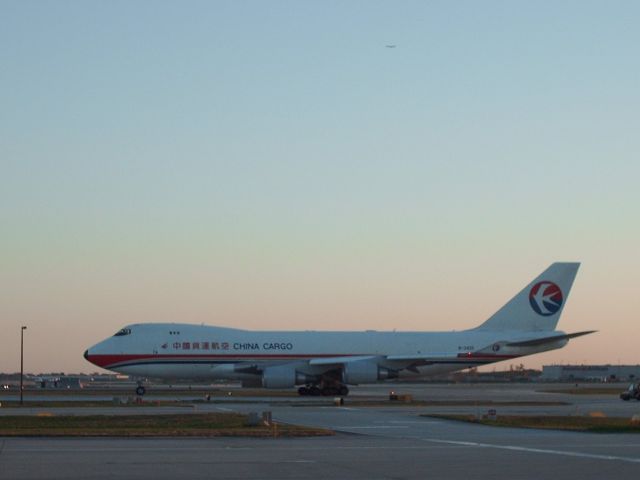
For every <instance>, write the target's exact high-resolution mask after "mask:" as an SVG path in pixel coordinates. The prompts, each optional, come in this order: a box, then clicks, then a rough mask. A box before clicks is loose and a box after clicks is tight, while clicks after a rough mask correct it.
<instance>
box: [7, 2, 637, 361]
mask: <svg viewBox="0 0 640 480" xmlns="http://www.w3.org/2000/svg"><path fill="white" fill-rule="evenodd" d="M639 20H640V3H638V2H635V1H628V2H623V1H618V2H602V1H600V2H589V1H547V2H544V1H543V2H519V1H497V2H476V1H455V2H452V1H431V2H426V1H416V2H410V1H400V2H389V1H380V2H376V1H369V0H367V1H360V2H356V1H353V2H342V1H335V2H309V1H291V2H262V1H226V2H223V1H218V2H214V1H203V2H195V1H187V2H177V1H174V2H151V1H135V2H131V1H101V2H97V1H94V2H90V1H76V2H68V1H67V2H65V1H56V2H54V1H40V2H34V1H22V0H20V1H18V0H15V1H7V0H1V1H0V234H1V235H0V322H2V323H1V324H2V330H1V331H2V334H1V335H0V371H10V372H11V371H17V370H19V358H20V357H19V339H20V325H27V326H28V330H27V332H26V337H25V338H26V343H25V344H26V349H25V352H26V362H25V369H26V370H27V371H32V372H42V371H65V372H69V371H76V372H77V371H85V372H88V371H95V367H93V366H92V365H90V364H88V363H87V362H85V360H84V359H83V358H82V352H83V351H84V350H85V349H86V348H87V347H88V346H90V345H92V344H94V343H96V342H98V341H99V340H101V339H103V338H104V337H106V336H108V335H111V334H113V333H114V332H115V331H116V330H118V329H119V328H121V327H122V326H123V325H125V324H128V323H134V322H149V321H162V322H168V321H179V322H191V323H202V322H203V323H206V324H214V325H224V326H232V327H238V328H250V329H317V330H322V329H338V330H363V329H380V330H382V329H394V328H395V329H398V330H453V329H456V330H459V329H464V328H469V327H473V326H476V325H477V324H479V323H481V322H482V321H484V320H485V319H486V318H487V317H488V316H489V315H491V314H492V313H493V312H494V311H495V310H497V309H498V308H499V307H500V306H502V305H503V304H504V303H505V302H506V301H507V300H508V299H509V298H510V297H511V296H512V295H513V294H515V293H516V292H517V291H518V290H519V289H520V288H522V287H523V286H524V285H525V284H526V283H528V282H529V281H530V280H531V279H533V278H534V276H536V275H537V274H539V273H540V272H541V271H542V270H544V269H545V268H546V267H547V266H548V264H549V263H551V262H553V261H557V260H560V261H581V262H583V263H582V268H581V270H580V272H579V274H578V277H577V280H576V283H575V285H574V289H573V291H572V293H571V297H570V299H569V301H568V303H567V307H566V308H565V311H564V316H563V318H562V320H561V322H560V325H559V328H561V329H563V330H565V331H569V332H573V331H580V330H586V329H597V330H599V333H598V334H595V335H591V336H589V337H585V338H581V339H577V340H575V341H572V342H571V343H570V344H569V345H568V346H567V347H566V348H564V349H562V350H557V351H555V352H550V353H545V354H541V355H537V356H534V357H527V358H525V359H524V363H525V364H526V365H527V366H534V367H535V366H540V365H542V364H549V363H554V362H565V363H567V362H576V363H618V362H621V363H633V364H635V363H638V361H639V355H638V326H637V321H638V312H639V311H640V295H639V294H638V285H640V254H639V253H638V251H639V248H640V222H639V220H640V218H639V217H640V216H639V205H640V186H639V181H640V161H639V160H640V159H639V158H638V152H639V151H640V134H639V132H640V125H639V123H640V122H639V119H638V115H639V113H638V112H640V55H638V51H639V47H640V29H639V28H638V24H639ZM388 44H394V45H397V47H396V48H393V49H392V48H386V47H385V46H386V45H388ZM499 365H500V364H498V366H499ZM504 367H505V368H506V367H508V364H506V365H504Z"/></svg>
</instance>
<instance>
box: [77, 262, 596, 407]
mask: <svg viewBox="0 0 640 480" xmlns="http://www.w3.org/2000/svg"><path fill="white" fill-rule="evenodd" d="M579 266H580V264H579V263H553V264H552V265H551V266H550V267H549V268H547V269H546V270H545V271H544V272H543V273H542V274H540V275H539V276H537V277H536V278H535V279H534V280H533V281H532V282H531V283H529V284H528V285H527V286H526V287H525V288H523V289H522V290H521V291H520V292H519V293H518V294H516V295H515V296H514V297H513V298H512V299H511V300H510V301H509V302H507V303H506V304H505V305H504V306H503V307H502V308H500V309H499V310H498V311H497V312H496V313H494V314H493V315H492V316H491V317H489V319H487V320H486V321H485V322H484V323H482V324H480V325H479V326H477V327H475V328H471V329H468V330H462V331H449V332H396V331H393V332H378V331H365V332H353V331H351V332H349V331H344V332H342V331H251V330H241V329H236V328H226V327H215V326H206V325H192V324H183V323H139V324H132V325H128V326H126V327H124V328H122V329H121V330H119V331H118V332H117V333H116V334H115V335H114V336H112V337H110V338H107V339H106V340H103V341H102V342H100V343H98V344H96V345H94V346H92V347H91V348H89V349H87V350H86V351H85V353H84V358H85V359H87V360H88V361H89V362H91V363H93V364H94V365H97V366H98V367H101V368H104V369H107V370H112V371H114V372H118V373H122V374H125V375H131V376H136V377H145V378H149V377H151V378H159V379H194V380H196V379H197V380H205V379H207V380H232V381H238V380H239V381H241V382H242V384H243V386H258V387H264V388H277V389H283V388H293V387H296V386H299V388H298V393H299V394H300V395H343V396H344V395H348V393H349V388H348V385H358V384H363V383H374V382H378V381H384V380H387V379H396V378H407V377H429V376H434V375H441V374H444V373H449V372H453V371H456V370H464V369H466V368H470V367H476V366H480V365H487V364H490V363H494V362H500V361H504V360H512V359H515V358H518V357H522V356H525V355H533V354H535V353H540V352H546V351H549V350H554V349H558V348H562V347H564V346H565V345H566V344H567V343H568V342H569V340H570V339H572V338H576V337H580V336H582V335H587V334H590V333H594V332H595V330H589V331H582V332H576V333H565V332H563V331H559V330H555V328H556V325H557V323H558V320H559V319H560V315H561V314H562V311H563V309H564V306H565V304H566V302H567V297H568V296H569V292H570V290H571V286H572V284H573V281H574V278H575V276H576V274H577V272H578V268H579ZM136 393H137V394H138V395H144V394H145V388H144V386H143V385H142V384H141V383H139V384H138V388H137V389H136Z"/></svg>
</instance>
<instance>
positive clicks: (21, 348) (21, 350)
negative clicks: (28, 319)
mask: <svg viewBox="0 0 640 480" xmlns="http://www.w3.org/2000/svg"><path fill="white" fill-rule="evenodd" d="M26 329H27V327H25V326H24V325H23V326H22V328H21V329H20V405H22V404H23V400H22V389H23V382H22V378H23V376H24V331H25V330H26Z"/></svg>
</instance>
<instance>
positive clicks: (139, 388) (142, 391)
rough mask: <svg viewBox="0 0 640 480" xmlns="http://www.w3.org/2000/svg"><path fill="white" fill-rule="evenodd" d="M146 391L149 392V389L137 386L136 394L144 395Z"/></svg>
mask: <svg viewBox="0 0 640 480" xmlns="http://www.w3.org/2000/svg"><path fill="white" fill-rule="evenodd" d="M145 393H147V389H146V388H144V387H142V386H140V387H138V388H136V395H138V396H140V397H142V396H143V395H144V394H145Z"/></svg>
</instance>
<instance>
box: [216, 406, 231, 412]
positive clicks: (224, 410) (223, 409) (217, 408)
mask: <svg viewBox="0 0 640 480" xmlns="http://www.w3.org/2000/svg"><path fill="white" fill-rule="evenodd" d="M216 410H220V411H222V412H233V410H232V409H231V408H224V407H216Z"/></svg>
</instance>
